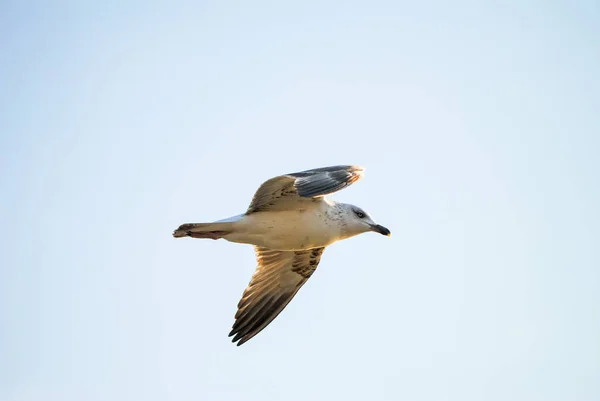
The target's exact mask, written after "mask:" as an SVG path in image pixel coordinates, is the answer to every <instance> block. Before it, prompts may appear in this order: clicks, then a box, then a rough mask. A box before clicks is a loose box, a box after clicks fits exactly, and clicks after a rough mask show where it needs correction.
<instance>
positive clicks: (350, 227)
mask: <svg viewBox="0 0 600 401" xmlns="http://www.w3.org/2000/svg"><path fill="white" fill-rule="evenodd" d="M341 206H342V210H343V213H344V222H345V230H346V233H347V234H348V235H349V236H354V235H358V234H362V233H366V232H368V231H373V232H376V233H379V234H382V235H385V236H388V237H389V236H390V235H392V233H391V232H390V230H388V229H387V228H385V227H384V226H382V225H381V224H375V222H374V221H373V219H371V216H369V214H368V213H367V212H365V211H364V210H363V209H361V208H360V207H358V206H354V205H349V204H343V205H341Z"/></svg>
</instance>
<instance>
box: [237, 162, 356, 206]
mask: <svg viewBox="0 0 600 401" xmlns="http://www.w3.org/2000/svg"><path fill="white" fill-rule="evenodd" d="M363 172H364V169H363V168H362V167H359V166H332V167H323V168H316V169H312V170H306V171H301V172H298V173H290V174H285V175H281V176H278V177H275V178H271V179H270V180H268V181H266V182H264V183H263V184H262V185H261V186H260V187H259V188H258V190H257V191H256V193H255V194H254V197H253V198H252V202H251V203H250V207H249V208H248V211H247V212H246V213H254V212H259V211H265V210H282V209H287V208H294V207H295V206H297V204H298V203H302V202H308V201H312V200H313V199H315V198H317V199H318V198H321V197H323V196H325V195H329V194H332V193H334V192H337V191H340V190H341V189H343V188H345V187H347V186H348V185H352V184H353V183H355V182H356V181H358V180H359V179H360V178H362V176H363Z"/></svg>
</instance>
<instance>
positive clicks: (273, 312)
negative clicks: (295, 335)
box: [229, 247, 325, 346]
mask: <svg viewBox="0 0 600 401" xmlns="http://www.w3.org/2000/svg"><path fill="white" fill-rule="evenodd" d="M255 248H256V259H257V261H258V267H257V269H256V271H255V273H254V275H253V276H252V280H251V281H250V284H249V285H248V287H247V288H246V290H245V291H244V295H243V296H242V299H241V300H240V302H239V303H238V311H237V313H236V315H235V323H234V324H233V328H232V330H231V333H229V336H230V337H231V336H234V337H233V340H232V341H233V342H237V345H238V346H240V345H242V344H243V343H245V342H246V341H248V340H249V339H251V338H252V337H254V336H255V335H257V334H258V333H259V332H260V331H261V330H262V329H264V328H265V327H267V325H268V324H269V323H271V322H272V321H273V319H275V318H276V317H277V315H279V313H281V311H282V310H283V309H284V308H285V307H286V306H287V304H288V303H289V302H290V301H291V300H292V298H294V295H296V293H297V292H298V290H299V289H300V287H302V285H304V283H305V282H306V280H308V279H309V278H310V276H311V275H312V274H313V272H314V271H315V269H316V268H317V265H318V264H319V261H320V260H321V255H322V254H323V250H324V249H325V248H314V249H308V250H304V251H275V250H272V249H267V248H262V247H255Z"/></svg>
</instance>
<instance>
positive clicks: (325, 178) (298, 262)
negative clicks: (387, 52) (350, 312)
mask: <svg viewBox="0 0 600 401" xmlns="http://www.w3.org/2000/svg"><path fill="white" fill-rule="evenodd" d="M362 173H363V169H362V168H360V167H356V166H334V167H325V168H320V169H314V170H307V171H303V172H299V173H292V174H286V175H282V176H278V177H274V178H272V179H270V180H268V181H266V182H265V183H263V184H262V185H261V186H260V188H259V189H258V190H257V191H256V193H255V195H254V198H253V199H252V203H251V204H250V207H249V208H248V211H247V212H246V213H244V214H241V215H238V216H234V217H230V218H228V219H224V220H219V221H216V222H213V223H190V224H183V225H181V226H180V227H179V228H178V229H177V230H175V232H174V233H173V236H175V237H192V238H210V239H219V238H223V239H225V240H227V241H230V242H237V243H242V244H251V245H254V246H255V249H256V254H257V260H258V268H257V270H256V272H255V274H254V276H253V277H252V280H251V282H250V285H249V286H248V288H247V289H246V291H244V295H243V296H242V299H241V301H240V302H239V304H238V312H237V314H236V322H235V323H234V326H233V330H232V332H231V333H230V335H234V338H233V341H234V342H235V341H239V342H238V345H241V344H243V343H244V342H246V341H248V340H249V339H250V338H252V337H254V336H255V335H256V334H258V333H259V332H260V331H261V330H262V329H263V328H264V327H266V326H267V325H268V324H269V323H270V322H271V321H272V320H273V319H275V317H277V315H278V314H279V313H280V312H281V311H282V310H283V309H284V308H285V306H286V305H287V304H288V303H289V301H291V299H292V298H293V297H294V295H295V294H296V292H297V291H298V290H299V289H300V287H301V286H302V285H303V284H304V283H305V282H306V280H308V278H309V277H310V276H311V275H312V273H313V272H314V270H315V269H316V268H317V265H318V264H319V261H320V259H321V255H322V253H323V250H324V249H325V247H327V246H329V245H331V244H333V243H334V242H336V241H339V240H342V239H345V238H349V237H352V236H355V235H358V234H360V233H363V232H367V231H375V232H378V233H380V234H384V235H389V233H390V232H389V230H388V229H387V228H385V227H383V226H380V225H378V224H375V223H373V221H372V220H371V219H370V217H369V216H368V215H367V214H366V213H365V212H364V211H363V210H362V209H360V208H358V207H356V206H353V205H349V204H346V203H338V202H334V201H331V200H328V199H326V198H324V195H326V194H330V193H333V192H337V191H339V190H340V189H342V188H344V187H345V186H348V185H350V184H352V183H354V182H356V181H357V180H358V179H360V177H361V176H362Z"/></svg>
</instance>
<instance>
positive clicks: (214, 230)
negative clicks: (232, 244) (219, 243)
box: [173, 222, 233, 239]
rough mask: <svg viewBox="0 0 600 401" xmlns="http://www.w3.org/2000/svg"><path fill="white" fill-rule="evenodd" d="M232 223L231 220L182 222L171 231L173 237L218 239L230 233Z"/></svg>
mask: <svg viewBox="0 0 600 401" xmlns="http://www.w3.org/2000/svg"><path fill="white" fill-rule="evenodd" d="M232 224H233V223H231V222H215V223H188V224H182V225H180V226H179V228H178V229H177V230H175V231H174V232H173V237H175V238H182V237H192V238H209V239H219V238H223V237H224V236H225V235H227V234H229V233H231V231H232V230H233V227H232Z"/></svg>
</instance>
